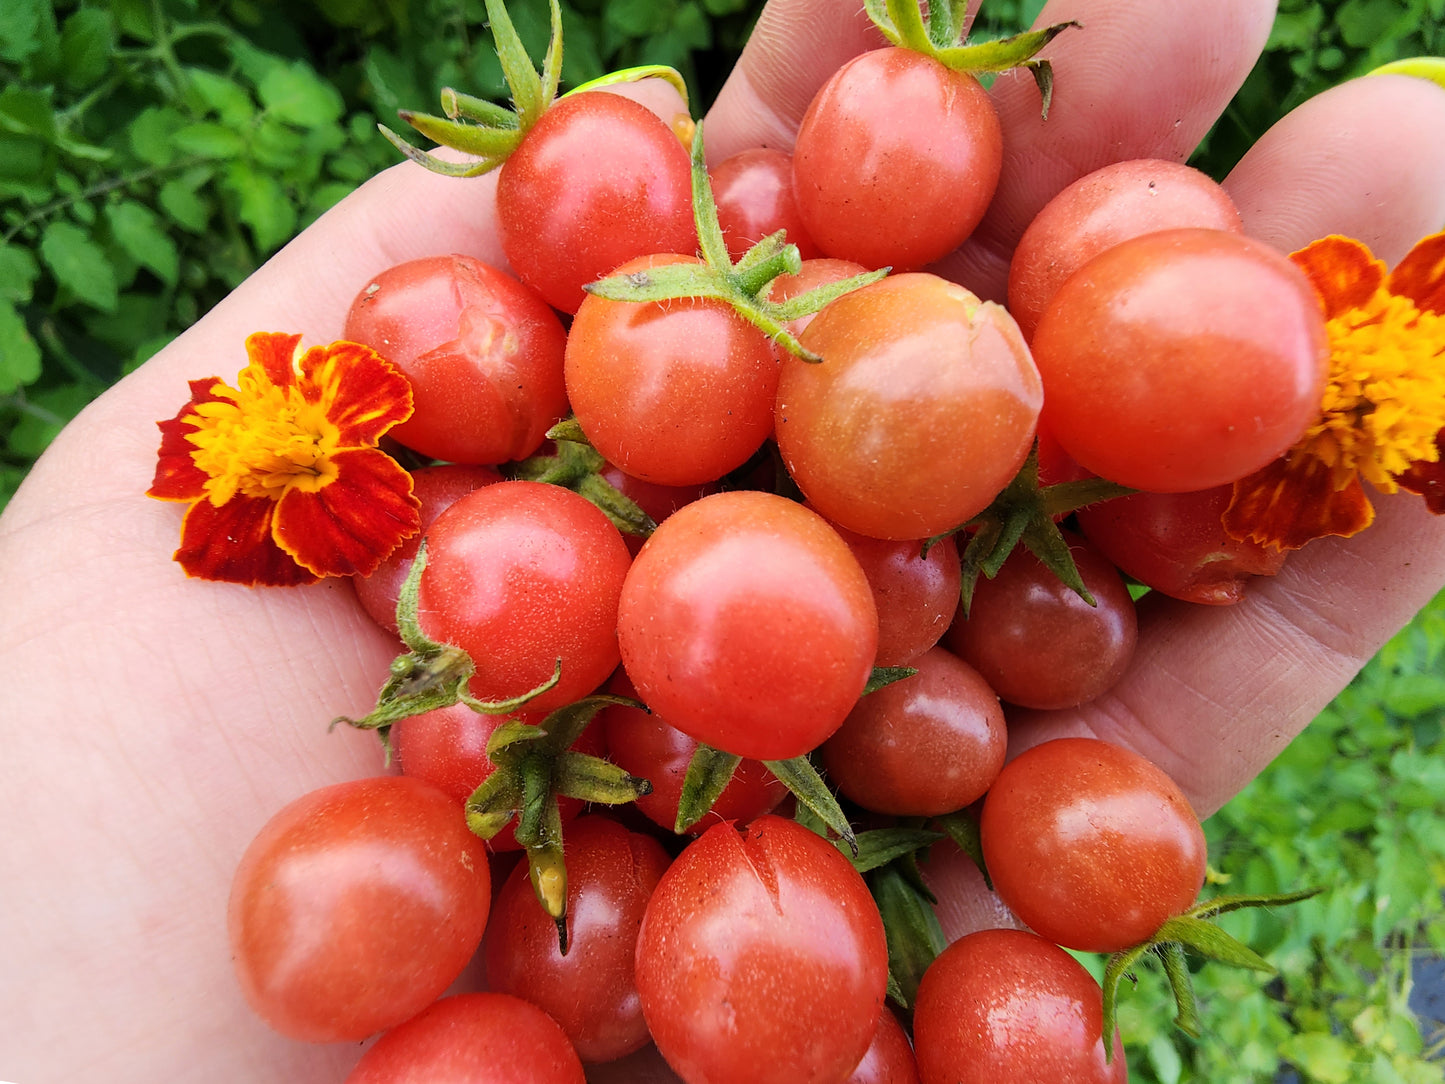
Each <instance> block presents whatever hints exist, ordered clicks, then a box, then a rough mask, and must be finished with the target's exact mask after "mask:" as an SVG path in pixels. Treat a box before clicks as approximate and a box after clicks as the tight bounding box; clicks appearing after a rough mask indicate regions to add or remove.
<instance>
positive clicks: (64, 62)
mask: <svg viewBox="0 0 1445 1084" xmlns="http://www.w3.org/2000/svg"><path fill="white" fill-rule="evenodd" d="M114 53H115V20H114V19H112V18H111V15H110V12H108V11H103V10H101V9H100V8H81V9H80V10H79V11H77V12H75V13H74V14H73V15H71V16H70V18H68V19H66V20H65V25H64V26H63V27H62V28H61V31H60V63H61V68H62V70H63V71H64V78H65V85H66V86H68V87H70V88H72V89H74V90H84V89H85V88H87V87H90V86H93V85H94V84H96V83H98V82H100V80H101V79H102V78H103V77H104V76H105V73H106V72H107V71H109V70H110V62H111V57H112V56H113V55H114Z"/></svg>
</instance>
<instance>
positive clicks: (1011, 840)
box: [979, 738, 1207, 952]
mask: <svg viewBox="0 0 1445 1084" xmlns="http://www.w3.org/2000/svg"><path fill="white" fill-rule="evenodd" d="M979 830H980V833H981V835H982V837H983V856H984V861H985V862H986V863H987V865H988V869H989V873H990V874H992V876H993V883H994V888H995V889H996V890H997V891H998V894H999V896H1000V897H1001V898H1002V899H1003V901H1004V902H1005V903H1006V904H1008V906H1009V908H1010V909H1011V910H1012V911H1013V912H1014V914H1016V915H1018V917H1019V918H1020V919H1022V920H1023V921H1024V922H1025V923H1027V924H1028V926H1029V927H1030V928H1031V929H1032V930H1033V931H1034V932H1035V933H1038V934H1039V935H1041V936H1043V937H1046V938H1048V939H1049V940H1050V941H1053V942H1055V943H1057V944H1060V945H1063V946H1064V947H1065V948H1072V949H1078V950H1080V951H1082V952H1117V951H1119V950H1121V949H1126V948H1132V947H1133V946H1135V945H1138V944H1141V943H1142V942H1144V941H1147V940H1148V939H1149V938H1150V937H1152V936H1153V935H1154V934H1155V933H1156V932H1157V931H1158V929H1159V927H1160V926H1162V925H1163V924H1164V923H1165V921H1166V920H1168V919H1170V918H1172V917H1173V916H1175V915H1177V914H1179V913H1180V912H1182V911H1184V910H1185V909H1186V908H1188V907H1189V906H1190V905H1192V904H1193V903H1194V898H1195V897H1196V896H1197V895H1198V894H1199V889H1200V886H1201V885H1203V884H1204V866H1205V861H1206V857H1207V856H1206V853H1205V845H1204V832H1203V830H1202V829H1201V828H1200V827H1199V818H1198V817H1196V816H1195V815H1194V810H1193V809H1191V808H1190V806H1189V800H1188V799H1187V798H1185V797H1184V794H1183V793H1182V792H1181V791H1180V790H1179V787H1178V786H1176V785H1175V783H1174V781H1173V780H1172V779H1170V778H1169V777H1168V776H1167V775H1165V774H1164V773H1163V772H1162V771H1160V770H1159V769H1158V768H1157V767H1155V766H1154V765H1153V764H1151V763H1150V762H1149V761H1147V760H1145V759H1144V758H1143V757H1141V756H1140V755H1139V754H1137V753H1132V752H1130V751H1129V750H1127V749H1124V748H1121V747H1120V746H1117V745H1112V744H1110V743H1108V742H1103V741H1098V740H1096V739H1093V738H1058V739H1055V740H1054V741H1049V742H1044V743H1043V744H1042V745H1036V746H1034V747H1033V748H1032V749H1030V750H1028V751H1027V752H1025V753H1023V754H1021V755H1020V756H1019V757H1017V758H1016V759H1015V760H1013V761H1010V762H1009V764H1008V765H1006V766H1005V767H1004V770H1003V771H1002V772H1000V773H999V776H998V778H997V779H995V780H994V783H993V786H992V787H990V788H989V792H988V797H987V798H985V799H984V803H983V817H982V818H981V820H980V822H979Z"/></svg>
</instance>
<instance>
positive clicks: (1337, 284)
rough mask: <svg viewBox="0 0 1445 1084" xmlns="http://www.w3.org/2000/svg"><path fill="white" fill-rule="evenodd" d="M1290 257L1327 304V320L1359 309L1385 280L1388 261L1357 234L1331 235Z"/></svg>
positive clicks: (1291, 254) (1293, 253) (1312, 242)
mask: <svg viewBox="0 0 1445 1084" xmlns="http://www.w3.org/2000/svg"><path fill="white" fill-rule="evenodd" d="M1289 258H1290V259H1291V260H1293V261H1294V262H1295V263H1296V264H1297V265H1298V266H1299V267H1300V268H1301V269H1302V270H1303V271H1304V273H1305V274H1306V275H1307V276H1309V280H1310V282H1312V283H1313V284H1314V288H1315V291H1316V292H1317V293H1318V294H1319V295H1320V298H1321V299H1322V300H1323V301H1324V303H1325V319H1327V320H1333V319H1334V318H1335V317H1336V316H1339V315H1340V314H1341V313H1343V312H1347V311H1349V310H1350V309H1356V308H1359V307H1360V306H1362V305H1363V304H1364V303H1365V302H1366V301H1368V300H1369V299H1370V298H1371V297H1372V296H1373V295H1374V293H1375V291H1376V290H1378V289H1379V288H1380V287H1381V286H1383V285H1384V282H1385V265H1384V263H1382V262H1381V261H1380V260H1377V259H1375V258H1374V257H1373V256H1371V255H1370V250H1369V249H1368V248H1366V247H1365V246H1364V245H1362V244H1361V243H1360V242H1359V241H1356V240H1355V239H1354V238H1353V237H1341V236H1340V235H1339V234H1331V235H1330V236H1329V237H1324V238H1321V239H1320V240H1318V241H1311V242H1310V243H1309V244H1308V245H1306V246H1305V247H1304V248H1302V249H1300V250H1299V251H1298V252H1292V253H1290V257H1289Z"/></svg>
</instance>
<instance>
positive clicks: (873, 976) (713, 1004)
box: [637, 816, 888, 1084]
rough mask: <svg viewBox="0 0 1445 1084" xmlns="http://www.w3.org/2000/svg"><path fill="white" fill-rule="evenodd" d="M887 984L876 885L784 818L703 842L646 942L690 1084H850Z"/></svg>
mask: <svg viewBox="0 0 1445 1084" xmlns="http://www.w3.org/2000/svg"><path fill="white" fill-rule="evenodd" d="M887 979H888V949H887V944H886V942H885V940H884V935H883V920H882V919H881V918H880V917H879V915H878V908H877V906H876V905H875V904H874V902H873V898H872V896H871V895H870V894H869V892H868V887H867V886H866V885H865V884H864V883H863V878H862V877H861V876H860V875H859V874H858V872H857V871H856V870H854V869H853V867H852V865H851V864H850V863H849V862H848V860H847V859H846V858H844V857H843V855H842V853H841V852H840V851H839V850H838V849H837V848H836V847H835V846H833V844H831V843H829V842H828V841H827V840H825V839H823V838H822V837H820V836H817V835H814V834H813V833H812V832H810V831H808V829H806V828H804V827H802V826H801V825H799V824H797V823H796V822H795V821H791V820H784V819H782V818H780V817H774V816H765V817H760V818H758V819H757V820H756V821H754V822H753V823H752V824H751V825H749V826H748V827H747V828H746V829H739V828H736V827H734V826H733V825H730V824H719V825H716V826H715V827H713V828H710V829H708V830H707V831H706V832H704V833H703V834H702V835H701V836H699V837H698V838H697V840H695V841H694V842H693V843H692V844H691V845H690V846H689V847H688V848H687V850H685V851H683V852H682V854H680V855H679V856H678V857H677V858H676V859H675V860H674V861H673V864H672V866H671V867H670V868H669V869H668V871H667V873H666V874H664V875H663V878H662V881H661V882H660V883H659V884H658V886H657V889H656V890H655V891H654V892H653V894H652V899H651V901H650V902H649V903H648V905H647V913H646V914H645V915H644V917H643V920H642V932H641V933H640V934H639V936H638V940H637V988H638V992H639V993H640V994H641V996H642V1011H643V1015H644V1016H645V1017H646V1018H647V1024H648V1027H649V1028H650V1029H651V1031H652V1035H653V1039H654V1041H655V1042H656V1043H657V1047H658V1049H659V1050H660V1051H661V1052H662V1055H663V1057H665V1058H666V1059H667V1061H668V1064H669V1065H671V1066H672V1067H673V1068H674V1069H675V1070H676V1071H677V1073H678V1075H679V1076H681V1077H682V1079H683V1080H684V1081H686V1082H687V1084H736V1082H738V1081H748V1082H749V1084H842V1081H845V1080H847V1079H848V1074H849V1073H850V1072H851V1071H852V1070H853V1068H854V1067H855V1066H856V1065H857V1064H858V1062H859V1060H860V1059H861V1058H862V1057H863V1054H864V1052H865V1051H866V1050H867V1049H868V1046H869V1043H870V1042H871V1041H872V1039H873V1035H874V1032H875V1030H876V1027H877V1022H878V1014H879V1012H880V1011H882V1010H883V997H884V991H885V987H886V984H887Z"/></svg>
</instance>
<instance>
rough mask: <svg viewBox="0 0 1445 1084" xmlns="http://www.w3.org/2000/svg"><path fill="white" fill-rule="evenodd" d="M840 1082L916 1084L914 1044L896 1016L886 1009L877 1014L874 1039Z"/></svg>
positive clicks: (849, 1083) (846, 1083) (916, 1072)
mask: <svg viewBox="0 0 1445 1084" xmlns="http://www.w3.org/2000/svg"><path fill="white" fill-rule="evenodd" d="M843 1084H919V1079H918V1062H917V1060H916V1059H915V1058H914V1057H913V1044H912V1043H911V1042H909V1041H908V1033H907V1032H906V1031H904V1030H903V1025H902V1024H900V1023H899V1022H898V1017H896V1016H894V1015H893V1013H892V1012H890V1011H889V1010H888V1009H886V1008H885V1009H884V1010H883V1011H882V1012H881V1013H879V1014H878V1030H877V1031H875V1032H874V1033H873V1042H872V1043H871V1044H869V1046H868V1052H867V1053H866V1054H864V1055H863V1060H862V1061H860V1062H859V1063H858V1064H857V1065H856V1066H855V1067H854V1069H853V1072H852V1074H850V1075H849V1077H848V1079H847V1080H845V1081H843Z"/></svg>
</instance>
